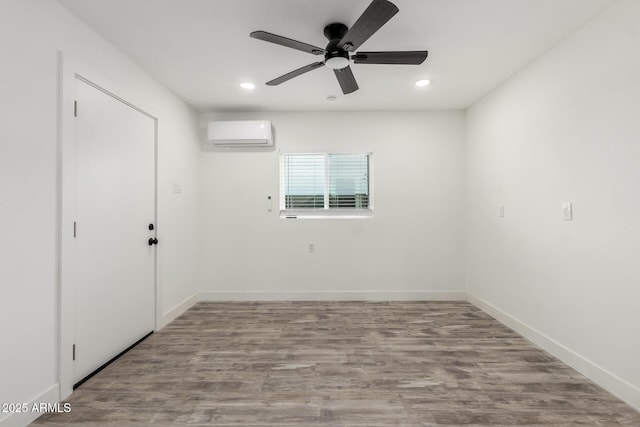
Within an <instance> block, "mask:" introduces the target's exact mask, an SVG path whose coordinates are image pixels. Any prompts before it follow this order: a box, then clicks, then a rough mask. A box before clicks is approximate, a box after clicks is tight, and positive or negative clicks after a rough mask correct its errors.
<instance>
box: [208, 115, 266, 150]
mask: <svg viewBox="0 0 640 427" xmlns="http://www.w3.org/2000/svg"><path fill="white" fill-rule="evenodd" d="M207 140H208V141H209V144H211V145H214V146H221V147H271V146H273V136H272V133H271V122H270V121H267V120H242V121H216V122H209V125H208V126H207Z"/></svg>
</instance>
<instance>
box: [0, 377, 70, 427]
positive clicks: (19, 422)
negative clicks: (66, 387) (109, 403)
mask: <svg viewBox="0 0 640 427" xmlns="http://www.w3.org/2000/svg"><path fill="white" fill-rule="evenodd" d="M59 401H60V387H59V386H58V384H57V383H56V384H54V385H52V386H51V387H49V388H48V389H46V390H45V391H43V392H42V393H40V394H39V395H38V396H36V397H35V398H33V399H31V400H30V401H28V402H12V403H16V404H26V406H27V408H28V411H27V412H13V413H10V414H8V415H6V416H5V417H4V418H0V426H2V427H25V426H28V425H29V424H31V423H32V422H33V421H35V419H36V418H38V417H39V416H40V415H42V414H43V413H44V412H37V411H35V412H32V411H31V409H32V408H33V405H34V404H36V405H39V404H40V403H50V404H55V403H58V402H59ZM72 410H73V408H72Z"/></svg>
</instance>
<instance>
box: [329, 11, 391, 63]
mask: <svg viewBox="0 0 640 427" xmlns="http://www.w3.org/2000/svg"><path fill="white" fill-rule="evenodd" d="M398 10H399V9H398V8H397V7H396V5H395V4H393V3H391V2H390V1H387V0H373V1H372V2H371V4H370V5H369V7H367V9H366V10H365V11H364V12H363V13H362V15H360V18H358V20H357V21H356V22H355V24H353V25H352V26H351V28H350V29H349V31H347V34H345V35H344V37H343V38H342V40H340V43H338V47H339V48H341V49H344V50H346V51H354V50H356V49H358V47H360V45H361V44H362V43H364V42H365V41H367V39H368V38H369V37H371V36H372V35H373V33H375V32H376V31H378V30H379V29H380V27H382V26H383V25H384V24H386V23H387V21H388V20H389V19H391V18H392V17H393V15H395V14H396V13H398Z"/></svg>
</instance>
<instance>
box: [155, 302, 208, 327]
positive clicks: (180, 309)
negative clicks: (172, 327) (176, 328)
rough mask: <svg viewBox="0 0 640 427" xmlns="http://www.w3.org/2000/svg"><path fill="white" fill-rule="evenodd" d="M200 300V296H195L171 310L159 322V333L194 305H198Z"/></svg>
mask: <svg viewBox="0 0 640 427" xmlns="http://www.w3.org/2000/svg"><path fill="white" fill-rule="evenodd" d="M199 300H200V298H199V295H198V294H194V295H192V296H190V297H189V298H187V299H186V300H184V301H182V302H181V303H180V304H178V305H176V306H175V307H173V308H172V309H171V310H169V311H168V312H166V313H165V314H163V315H162V317H161V318H160V320H159V321H158V325H157V330H158V331H159V330H160V329H162V328H164V327H165V326H167V325H168V324H169V323H171V322H173V321H174V320H175V319H177V318H178V317H179V316H180V315H181V314H182V313H184V312H185V311H187V310H189V309H190V308H191V307H193V305H194V304H195V303H197V302H198V301H199Z"/></svg>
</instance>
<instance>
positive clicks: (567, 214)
mask: <svg viewBox="0 0 640 427" xmlns="http://www.w3.org/2000/svg"><path fill="white" fill-rule="evenodd" d="M562 219H563V220H565V221H573V204H572V203H571V202H568V203H563V204H562Z"/></svg>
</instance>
